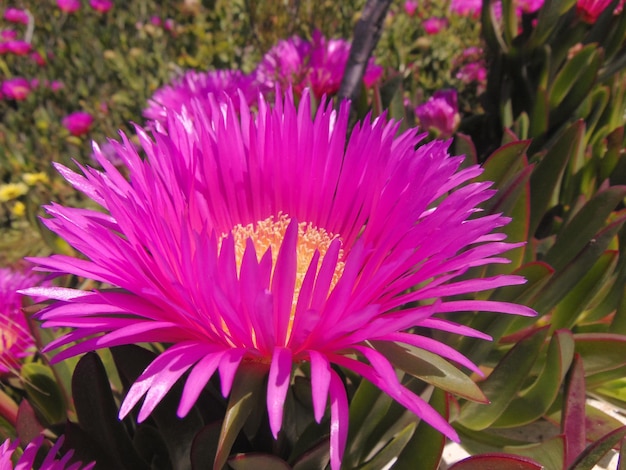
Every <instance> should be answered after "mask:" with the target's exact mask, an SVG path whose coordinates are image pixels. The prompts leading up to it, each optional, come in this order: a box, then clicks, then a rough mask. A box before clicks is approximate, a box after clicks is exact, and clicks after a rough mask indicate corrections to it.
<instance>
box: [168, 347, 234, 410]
mask: <svg viewBox="0 0 626 470" xmlns="http://www.w3.org/2000/svg"><path fill="white" fill-rule="evenodd" d="M225 353H226V351H219V352H217V353H214V354H209V355H207V356H205V357H203V358H202V359H200V360H199V361H198V363H197V364H196V365H195V366H194V368H193V370H192V371H191V373H190V374H189V377H187V381H186V382H185V388H184V389H183V394H182V396H181V398H180V403H179V404H178V410H177V412H176V414H177V415H178V416H180V417H181V418H182V417H184V416H187V413H189V410H191V408H192V407H193V405H195V403H196V401H197V400H198V397H199V396H200V393H201V392H202V390H203V389H204V387H205V386H206V384H207V382H208V381H209V380H210V379H211V377H212V376H213V374H214V373H215V371H216V370H217V367H218V365H219V363H220V361H221V359H222V357H223V356H224V354H225Z"/></svg>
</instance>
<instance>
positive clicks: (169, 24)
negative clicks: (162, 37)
mask: <svg viewBox="0 0 626 470" xmlns="http://www.w3.org/2000/svg"><path fill="white" fill-rule="evenodd" d="M175 26H176V23H175V22H174V20H173V19H172V18H167V19H166V20H165V21H164V22H163V29H165V30H166V31H174V27H175Z"/></svg>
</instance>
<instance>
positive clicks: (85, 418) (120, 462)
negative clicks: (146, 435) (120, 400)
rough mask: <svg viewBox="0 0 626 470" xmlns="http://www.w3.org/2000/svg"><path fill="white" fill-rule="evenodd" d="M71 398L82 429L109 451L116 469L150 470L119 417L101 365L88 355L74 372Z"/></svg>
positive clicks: (81, 360) (93, 355)
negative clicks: (134, 446)
mask: <svg viewBox="0 0 626 470" xmlns="http://www.w3.org/2000/svg"><path fill="white" fill-rule="evenodd" d="M72 396H73V397H74V405H75V407H76V413H77V415H78V421H79V423H80V427H81V428H82V429H83V430H84V431H85V432H86V433H87V434H88V435H89V437H90V438H91V439H92V440H93V441H94V442H97V443H98V445H99V447H100V448H101V449H102V450H103V451H106V453H107V456H108V457H109V459H110V460H111V462H113V463H114V465H115V466H116V467H117V468H127V469H129V470H131V469H147V468H148V466H147V465H146V463H145V462H144V461H143V460H141V458H140V457H139V456H138V455H137V453H136V452H135V450H134V448H133V444H132V441H131V440H130V437H129V436H128V434H127V433H126V430H125V429H124V426H123V425H122V423H121V421H120V420H119V419H118V417H117V413H118V410H117V406H116V405H115V400H114V399H113V394H112V392H111V386H110V384H109V379H108V376H107V374H106V370H105V368H104V365H103V364H102V361H101V360H100V358H99V357H98V355H97V354H96V353H93V352H90V353H87V354H85V355H84V356H83V357H82V358H81V359H80V361H79V362H78V364H77V365H76V368H75V369H74V376H73V377H72Z"/></svg>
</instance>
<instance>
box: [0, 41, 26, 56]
mask: <svg viewBox="0 0 626 470" xmlns="http://www.w3.org/2000/svg"><path fill="white" fill-rule="evenodd" d="M4 47H5V48H6V51H7V52H10V53H11V54H15V55H26V54H28V53H29V52H30V50H31V45H30V43H29V42H26V41H22V40H19V39H12V40H10V41H5V42H4Z"/></svg>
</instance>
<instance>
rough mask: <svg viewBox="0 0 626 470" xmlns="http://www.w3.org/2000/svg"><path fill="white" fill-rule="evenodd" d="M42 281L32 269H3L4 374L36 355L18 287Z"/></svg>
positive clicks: (0, 327) (0, 329)
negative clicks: (30, 356) (23, 360)
mask: <svg viewBox="0 0 626 470" xmlns="http://www.w3.org/2000/svg"><path fill="white" fill-rule="evenodd" d="M39 281H40V276H39V275H37V274H33V273H32V272H31V271H30V270H29V271H19V270H13V269H9V268H0V374H5V373H7V372H11V371H15V370H18V369H19V363H20V359H21V358H23V357H26V356H29V355H30V354H32V348H33V346H34V342H33V338H32V336H31V334H30V329H29V328H28V324H27V322H26V317H25V316H24V313H23V312H22V302H23V297H24V296H23V295H21V294H19V293H18V290H20V289H24V288H26V287H29V286H32V285H33V284H36V283H38V282H39ZM0 468H1V467H0Z"/></svg>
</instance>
